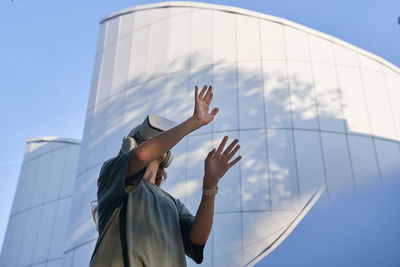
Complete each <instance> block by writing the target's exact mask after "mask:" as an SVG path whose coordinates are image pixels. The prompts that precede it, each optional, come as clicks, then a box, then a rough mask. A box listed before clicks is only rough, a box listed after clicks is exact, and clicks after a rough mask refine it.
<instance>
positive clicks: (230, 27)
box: [213, 11, 236, 64]
mask: <svg viewBox="0 0 400 267" xmlns="http://www.w3.org/2000/svg"><path fill="white" fill-rule="evenodd" d="M213 39H214V44H213V50H214V51H213V55H214V64H219V63H223V62H234V61H236V27H235V15H233V14H230V13H227V12H220V11H214V38H213Z"/></svg>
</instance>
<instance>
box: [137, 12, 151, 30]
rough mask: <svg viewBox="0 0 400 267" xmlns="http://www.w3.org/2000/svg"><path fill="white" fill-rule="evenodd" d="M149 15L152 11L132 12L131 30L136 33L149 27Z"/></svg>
mask: <svg viewBox="0 0 400 267" xmlns="http://www.w3.org/2000/svg"><path fill="white" fill-rule="evenodd" d="M151 13H152V9H146V10H140V11H137V12H134V13H133V15H134V22H133V30H134V31H138V30H140V29H142V28H144V27H147V26H149V25H150V23H151Z"/></svg>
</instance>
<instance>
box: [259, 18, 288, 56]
mask: <svg viewBox="0 0 400 267" xmlns="http://www.w3.org/2000/svg"><path fill="white" fill-rule="evenodd" d="M260 27H261V43H262V58H263V59H286V54H285V39H284V34H283V25H282V24H279V23H275V22H272V21H268V20H263V19H261V20H260Z"/></svg>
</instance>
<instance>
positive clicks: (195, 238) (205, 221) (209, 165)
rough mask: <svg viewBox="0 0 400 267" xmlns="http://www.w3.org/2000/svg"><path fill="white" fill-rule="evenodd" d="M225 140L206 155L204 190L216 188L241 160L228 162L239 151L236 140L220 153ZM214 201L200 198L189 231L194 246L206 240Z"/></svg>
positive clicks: (209, 230)
mask: <svg viewBox="0 0 400 267" xmlns="http://www.w3.org/2000/svg"><path fill="white" fill-rule="evenodd" d="M227 140H228V137H227V136H225V137H224V139H223V140H222V142H221V144H220V145H219V147H218V149H217V151H215V149H213V150H212V151H210V153H208V156H207V158H206V160H205V164H204V167H205V168H204V169H205V174H204V179H203V187H204V188H206V189H215V188H217V185H218V182H219V180H220V179H221V178H222V177H223V176H224V175H225V173H226V172H227V171H228V170H229V169H230V168H231V167H232V166H233V165H235V164H236V163H237V162H238V161H239V160H240V159H241V156H238V157H236V158H235V159H234V160H232V161H231V162H229V161H230V160H231V159H232V157H233V156H234V155H235V154H236V152H237V151H238V150H239V148H240V146H239V145H238V144H237V143H238V140H237V139H235V140H234V141H233V142H232V143H231V144H230V145H229V146H228V147H227V148H226V150H225V151H224V152H222V150H223V149H224V146H225V144H226V141H227ZM214 200H215V195H209V196H206V195H204V194H203V196H202V197H201V202H200V206H199V208H198V210H197V212H196V217H195V220H194V224H193V226H192V229H191V231H190V240H191V241H192V242H193V243H195V244H198V245H204V244H205V243H206V241H207V239H208V236H209V234H210V232H211V227H212V222H213V216H214Z"/></svg>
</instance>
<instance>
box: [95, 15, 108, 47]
mask: <svg viewBox="0 0 400 267" xmlns="http://www.w3.org/2000/svg"><path fill="white" fill-rule="evenodd" d="M106 28H107V23H104V22H103V23H101V24H100V27H99V33H98V36H97V48H96V54H97V53H99V52H100V51H102V50H103V48H104V39H105V38H106Z"/></svg>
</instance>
